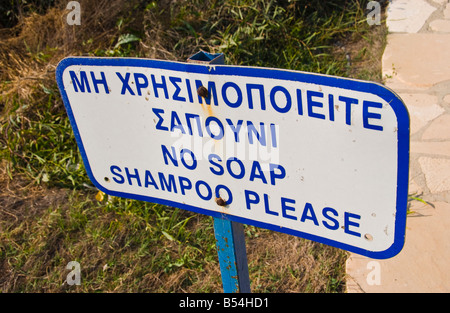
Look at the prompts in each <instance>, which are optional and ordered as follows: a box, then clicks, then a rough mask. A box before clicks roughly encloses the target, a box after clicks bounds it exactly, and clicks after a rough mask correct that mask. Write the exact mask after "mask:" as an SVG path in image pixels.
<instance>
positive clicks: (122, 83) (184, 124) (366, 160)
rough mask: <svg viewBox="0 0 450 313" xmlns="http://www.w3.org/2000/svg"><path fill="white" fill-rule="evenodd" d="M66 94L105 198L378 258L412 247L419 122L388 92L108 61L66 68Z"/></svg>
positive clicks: (291, 77)
mask: <svg viewBox="0 0 450 313" xmlns="http://www.w3.org/2000/svg"><path fill="white" fill-rule="evenodd" d="M57 80H58V85H59V88H60V90H61V94H62V96H63V100H64V104H65V106H66V109H67V112H68V115H69V118H70V121H71V123H72V127H73V129H74V133H75V137H76V140H77V143H78V146H79V148H80V151H81V154H82V157H83V160H84V163H85V167H86V170H87V172H88V175H89V177H90V179H91V180H92V182H93V183H94V184H95V186H96V187H97V188H99V189H100V190H102V191H104V192H105V193H108V194H110V195H114V196H121V197H127V198H132V199H138V200H145V201H150V202H155V203H162V204H167V205H171V206H175V207H179V208H182V209H187V210H191V211H195V212H199V213H203V214H208V215H212V216H220V215H222V214H226V216H227V217H228V218H230V219H231V220H234V221H237V222H241V223H245V224H251V225H255V226H258V227H264V228H268V229H272V230H276V231H281V232H285V233H288V234H292V235H296V236H300V237H304V238H307V239H311V240H315V241H318V242H322V243H325V244H329V245H333V246H336V247H339V248H342V249H346V250H349V251H353V252H356V253H359V254H363V255H367V256H369V257H373V258H388V257H392V256H394V255H395V254H397V253H398V252H399V251H400V250H401V248H402V246H403V243H404V234H405V219H406V203H407V193H408V188H407V186H408V167H409V116H408V112H407V110H406V108H405V106H404V105H403V103H402V101H401V100H400V99H399V98H398V97H397V96H396V95H395V94H394V93H393V92H391V91H390V90H388V89H386V88H385V87H383V86H382V85H379V84H376V83H370V82H364V81H357V80H351V79H345V78H338V77H331V76H326V75H317V74H310V73H303V72H295V71H287V70H278V69H265V68H252V67H236V66H225V65H198V64H189V63H177V62H166V61H157V60H147V59H107V58H67V59H65V60H63V61H62V62H61V63H60V64H59V66H58V69H57ZM202 86H203V87H204V88H203V90H202V88H201V87H202ZM199 89H200V90H199ZM219 198H220V199H221V201H217V199H219ZM220 199H219V200H220Z"/></svg>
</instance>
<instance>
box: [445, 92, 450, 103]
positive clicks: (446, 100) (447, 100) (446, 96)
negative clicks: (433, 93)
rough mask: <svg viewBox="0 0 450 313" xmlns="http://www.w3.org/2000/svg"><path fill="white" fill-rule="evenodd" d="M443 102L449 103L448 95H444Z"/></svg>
mask: <svg viewBox="0 0 450 313" xmlns="http://www.w3.org/2000/svg"><path fill="white" fill-rule="evenodd" d="M444 102H447V103H450V93H449V94H448V95H445V97H444Z"/></svg>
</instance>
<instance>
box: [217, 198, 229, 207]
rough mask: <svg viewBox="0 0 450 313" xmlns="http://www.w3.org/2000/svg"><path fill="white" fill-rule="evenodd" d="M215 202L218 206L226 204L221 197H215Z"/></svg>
mask: <svg viewBox="0 0 450 313" xmlns="http://www.w3.org/2000/svg"><path fill="white" fill-rule="evenodd" d="M216 203H217V204H218V205H220V206H226V205H227V202H226V201H225V200H223V199H222V198H216Z"/></svg>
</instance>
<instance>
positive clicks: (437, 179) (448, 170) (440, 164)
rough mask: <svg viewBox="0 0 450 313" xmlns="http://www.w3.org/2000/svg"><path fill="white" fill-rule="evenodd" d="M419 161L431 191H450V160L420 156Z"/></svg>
mask: <svg viewBox="0 0 450 313" xmlns="http://www.w3.org/2000/svg"><path fill="white" fill-rule="evenodd" d="M418 161H419V164H420V167H421V168H422V172H423V173H424V175H425V180H426V183H427V186H428V189H430V192H431V193H439V192H444V191H450V160H448V159H438V158H429V157H420V158H419V160H418Z"/></svg>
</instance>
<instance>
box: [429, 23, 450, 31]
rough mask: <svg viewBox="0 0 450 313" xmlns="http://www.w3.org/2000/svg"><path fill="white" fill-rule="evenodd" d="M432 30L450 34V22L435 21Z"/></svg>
mask: <svg viewBox="0 0 450 313" xmlns="http://www.w3.org/2000/svg"><path fill="white" fill-rule="evenodd" d="M430 29H431V30H432V31H435V32H441V33H450V20H434V21H432V22H431V23H430Z"/></svg>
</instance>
